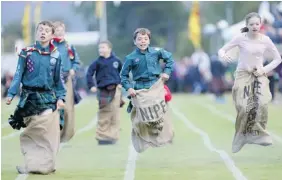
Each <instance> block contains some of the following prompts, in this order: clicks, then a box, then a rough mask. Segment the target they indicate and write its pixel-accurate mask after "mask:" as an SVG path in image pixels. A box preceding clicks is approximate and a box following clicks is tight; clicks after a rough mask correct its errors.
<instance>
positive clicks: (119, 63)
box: [117, 59, 122, 73]
mask: <svg viewBox="0 0 282 180" xmlns="http://www.w3.org/2000/svg"><path fill="white" fill-rule="evenodd" d="M117 60H118V72H119V73H120V72H121V69H122V62H121V60H120V59H117Z"/></svg>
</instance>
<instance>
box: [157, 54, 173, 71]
mask: <svg viewBox="0 0 282 180" xmlns="http://www.w3.org/2000/svg"><path fill="white" fill-rule="evenodd" d="M160 59H163V60H164V62H165V68H164V71H163V73H165V74H167V75H168V76H170V74H171V72H172V70H173V65H174V60H173V58H172V54H171V53H170V52H168V51H166V50H164V49H161V50H160Z"/></svg>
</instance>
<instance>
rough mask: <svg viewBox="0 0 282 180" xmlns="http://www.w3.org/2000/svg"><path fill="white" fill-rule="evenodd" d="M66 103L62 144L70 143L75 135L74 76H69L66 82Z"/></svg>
mask: <svg viewBox="0 0 282 180" xmlns="http://www.w3.org/2000/svg"><path fill="white" fill-rule="evenodd" d="M66 89H67V93H66V99H65V100H66V102H65V108H64V120H65V123H64V126H63V129H62V130H61V142H67V141H69V140H70V139H71V138H72V137H73V136H74V134H75V129H74V128H75V119H74V117H75V113H74V97H73V84H72V76H71V75H69V76H68V79H67V82H66Z"/></svg>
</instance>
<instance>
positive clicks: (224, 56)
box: [218, 13, 282, 153]
mask: <svg viewBox="0 0 282 180" xmlns="http://www.w3.org/2000/svg"><path fill="white" fill-rule="evenodd" d="M245 21H246V27H244V28H243V29H242V30H241V32H242V33H241V34H240V35H237V36H236V37H234V38H233V39H232V40H231V41H230V42H228V43H227V44H226V45H224V46H223V47H222V48H221V49H220V50H219V51H218V55H219V57H220V59H221V60H223V61H225V62H232V61H233V60H232V59H231V57H230V56H229V55H228V51H229V50H230V49H232V48H234V47H238V48H239V50H240V54H239V60H238V65H237V69H236V72H235V82H234V86H233V88H232V96H233V101H234V103H235V107H236V110H237V118H236V124H235V130H236V132H235V135H234V139H233V143H232V152H233V153H236V152H238V151H240V150H241V148H242V147H243V146H244V145H245V144H258V145H262V146H269V145H271V144H272V139H271V137H270V135H269V133H268V132H267V130H266V125H267V121H268V109H267V107H268V103H269V102H270V101H271V93H270V90H269V80H268V78H267V75H266V74H267V73H269V72H270V71H272V70H273V69H275V68H276V67H277V66H278V65H279V64H280V63H281V61H282V60H281V57H280V54H279V52H278V50H277V48H276V47H275V45H274V44H273V42H272V41H271V39H270V38H269V37H267V36H265V35H263V34H261V33H260V27H261V17H260V16H259V14H257V13H250V14H248V15H246V18H245ZM266 51H269V52H270V53H271V54H272V55H273V57H274V58H273V61H272V62H270V63H269V64H267V65H266V66H263V60H264V53H265V52H266Z"/></svg>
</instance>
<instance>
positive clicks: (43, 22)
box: [36, 21, 55, 34]
mask: <svg viewBox="0 0 282 180" xmlns="http://www.w3.org/2000/svg"><path fill="white" fill-rule="evenodd" d="M40 24H42V25H44V26H49V27H50V28H51V29H52V34H54V33H55V28H54V26H53V23H52V22H51V21H41V22H40V23H38V25H37V27H36V30H37V29H38V27H39V25H40Z"/></svg>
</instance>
